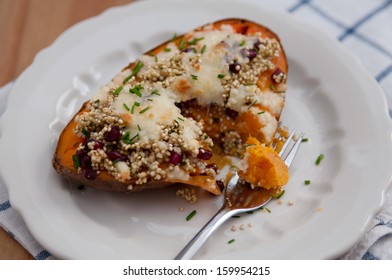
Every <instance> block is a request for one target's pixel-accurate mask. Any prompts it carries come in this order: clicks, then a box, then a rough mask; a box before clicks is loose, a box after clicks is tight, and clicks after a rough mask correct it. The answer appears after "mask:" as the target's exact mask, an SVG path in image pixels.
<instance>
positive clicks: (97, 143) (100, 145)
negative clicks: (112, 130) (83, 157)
mask: <svg viewBox="0 0 392 280" xmlns="http://www.w3.org/2000/svg"><path fill="white" fill-rule="evenodd" d="M91 142H93V143H94V145H93V150H98V149H103V146H104V145H103V143H102V142H100V141H97V140H95V139H92V138H90V139H88V140H87V141H86V143H85V144H84V145H85V150H90V147H89V146H90V145H89V143H91Z"/></svg>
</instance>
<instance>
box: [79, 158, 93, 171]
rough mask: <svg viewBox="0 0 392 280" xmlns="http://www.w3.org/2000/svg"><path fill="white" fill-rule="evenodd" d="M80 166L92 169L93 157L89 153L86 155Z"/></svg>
mask: <svg viewBox="0 0 392 280" xmlns="http://www.w3.org/2000/svg"><path fill="white" fill-rule="evenodd" d="M80 167H81V168H82V169H90V168H91V158H90V157H89V156H88V155H85V156H83V157H82V159H81V160H80Z"/></svg>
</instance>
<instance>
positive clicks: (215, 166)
mask: <svg viewBox="0 0 392 280" xmlns="http://www.w3.org/2000/svg"><path fill="white" fill-rule="evenodd" d="M206 168H209V169H212V170H214V171H215V173H218V166H217V165H216V164H215V163H211V164H207V165H206Z"/></svg>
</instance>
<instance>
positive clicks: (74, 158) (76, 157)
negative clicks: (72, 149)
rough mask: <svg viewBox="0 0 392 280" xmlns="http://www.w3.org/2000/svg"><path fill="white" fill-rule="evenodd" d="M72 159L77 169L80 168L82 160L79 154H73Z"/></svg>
mask: <svg viewBox="0 0 392 280" xmlns="http://www.w3.org/2000/svg"><path fill="white" fill-rule="evenodd" d="M72 161H73V164H74V167H75V168H76V169H78V168H79V167H80V161H79V158H78V156H77V155H73V156H72Z"/></svg>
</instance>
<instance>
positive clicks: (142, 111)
mask: <svg viewBox="0 0 392 280" xmlns="http://www.w3.org/2000/svg"><path fill="white" fill-rule="evenodd" d="M148 109H150V106H147V107H146V108H144V109H143V110H141V111H140V112H139V114H143V113H144V112H146V111H147V110H148Z"/></svg>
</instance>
